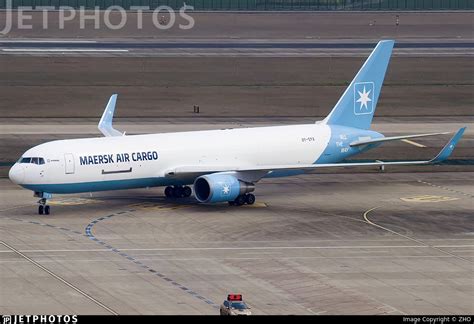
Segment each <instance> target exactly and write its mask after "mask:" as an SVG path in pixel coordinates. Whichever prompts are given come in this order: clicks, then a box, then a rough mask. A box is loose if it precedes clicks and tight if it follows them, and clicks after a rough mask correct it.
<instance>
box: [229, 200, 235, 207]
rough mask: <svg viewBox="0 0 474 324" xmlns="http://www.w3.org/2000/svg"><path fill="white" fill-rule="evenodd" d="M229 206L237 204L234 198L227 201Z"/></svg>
mask: <svg viewBox="0 0 474 324" xmlns="http://www.w3.org/2000/svg"><path fill="white" fill-rule="evenodd" d="M227 203H228V204H229V206H235V202H234V201H233V200H231V201H228V202H227Z"/></svg>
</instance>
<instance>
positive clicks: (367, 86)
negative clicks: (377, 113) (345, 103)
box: [354, 82, 374, 115]
mask: <svg viewBox="0 0 474 324" xmlns="http://www.w3.org/2000/svg"><path fill="white" fill-rule="evenodd" d="M373 112H374V83H373V82H357V83H355V84H354V114H356V115H367V114H372V113H373Z"/></svg>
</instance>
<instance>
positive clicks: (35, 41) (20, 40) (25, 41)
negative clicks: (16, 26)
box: [0, 39, 97, 44]
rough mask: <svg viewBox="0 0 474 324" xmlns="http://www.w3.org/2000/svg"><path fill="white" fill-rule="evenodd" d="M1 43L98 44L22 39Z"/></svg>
mask: <svg viewBox="0 0 474 324" xmlns="http://www.w3.org/2000/svg"><path fill="white" fill-rule="evenodd" d="M0 42H1V43H12V44H15V43H31V44H36V43H39V44H41V43H52V44H64V43H67V44H71V43H74V44H96V43H97V41H93V40H90V41H88V40H27V39H25V40H22V39H2V40H0Z"/></svg>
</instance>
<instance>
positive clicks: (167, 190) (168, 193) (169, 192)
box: [165, 186, 173, 198]
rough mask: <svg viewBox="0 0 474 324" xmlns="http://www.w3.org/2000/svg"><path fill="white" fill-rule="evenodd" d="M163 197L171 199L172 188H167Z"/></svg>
mask: <svg viewBox="0 0 474 324" xmlns="http://www.w3.org/2000/svg"><path fill="white" fill-rule="evenodd" d="M165 196H166V197H167V198H171V197H173V187H170V186H168V187H166V188H165Z"/></svg>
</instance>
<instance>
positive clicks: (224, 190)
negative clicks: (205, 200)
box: [222, 183, 230, 196]
mask: <svg viewBox="0 0 474 324" xmlns="http://www.w3.org/2000/svg"><path fill="white" fill-rule="evenodd" d="M229 193H230V186H229V185H228V184H227V183H225V184H224V185H223V186H222V194H223V195H225V196H227V195H228V194H229Z"/></svg>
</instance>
